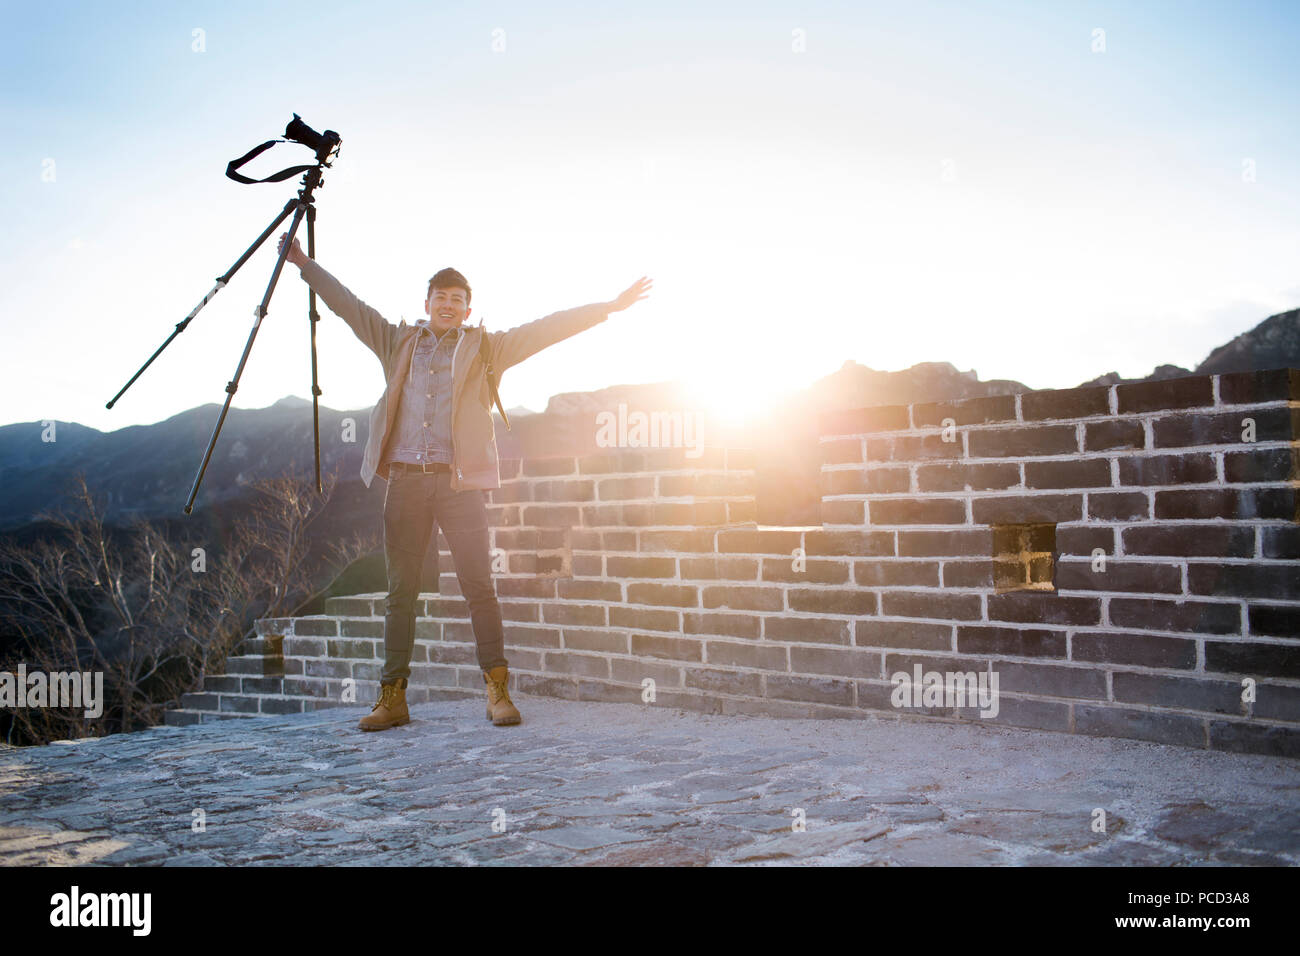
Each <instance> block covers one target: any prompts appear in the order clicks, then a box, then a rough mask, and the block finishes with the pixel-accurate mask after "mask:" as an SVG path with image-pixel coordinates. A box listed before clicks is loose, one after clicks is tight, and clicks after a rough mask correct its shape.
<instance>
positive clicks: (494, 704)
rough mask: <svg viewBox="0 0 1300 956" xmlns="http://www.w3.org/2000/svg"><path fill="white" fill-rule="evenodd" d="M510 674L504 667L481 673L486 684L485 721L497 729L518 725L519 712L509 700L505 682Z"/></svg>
mask: <svg viewBox="0 0 1300 956" xmlns="http://www.w3.org/2000/svg"><path fill="white" fill-rule="evenodd" d="M509 679H510V672H509V671H507V670H506V668H505V665H502V666H500V667H494V668H492V670H490V671H484V672H483V682H484V683H485V684H487V719H488V720H490V721H492V723H494V724H496V725H497V726H498V727H505V726H507V725H509V724H517V723H519V720H520V717H519V710H518V708H516V707H515V705H514V702H513V701H512V700H511V699H510V691H508V690H506V682H507V681H508V680H509Z"/></svg>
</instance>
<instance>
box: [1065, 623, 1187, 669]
mask: <svg viewBox="0 0 1300 956" xmlns="http://www.w3.org/2000/svg"><path fill="white" fill-rule="evenodd" d="M1070 654H1071V657H1072V658H1073V659H1074V660H1076V661H1094V662H1096V663H1099V664H1129V665H1133V666H1138V667H1167V668H1179V669H1184V670H1190V669H1191V668H1194V667H1195V666H1196V642H1195V641H1192V640H1187V639H1185V638H1181V637H1159V636H1156V635H1153V634H1122V633H1094V632H1082V633H1080V632H1076V633H1075V635H1074V637H1072V638H1071V639H1070Z"/></svg>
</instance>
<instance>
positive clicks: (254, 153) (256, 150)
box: [226, 139, 315, 186]
mask: <svg viewBox="0 0 1300 956" xmlns="http://www.w3.org/2000/svg"><path fill="white" fill-rule="evenodd" d="M287 142H289V141H288V140H287V139H268V140H267V141H266V142H265V143H263V144H262V145H261V146H254V147H253V148H252V149H250V150H249V151H248V152H246V153H245V154H244V155H243V156H240V157H239V158H238V159H232V160H231V161H230V162H228V163H227V164H226V175H227V176H229V177H230V178H231V179H233V180H234V181H235V182H237V183H244V184H245V185H247V186H252V185H254V184H256V183H278V182H282V181H284V180H286V179H288V178H289V177H291V176H297V175H298V174H299V173H305V172H306V171H307V170H309V169H314V168H315V164H309V165H307V166H290V167H289V168H288V169H282V170H280V171H279V172H278V173H274V174H272V175H270V176H267V177H266V178H265V179H249V178H248V177H247V176H243V175H240V174H239V173H237V172H235V170H237V169H238V168H239V167H240V166H243V165H244V163H246V162H248V161H249V160H250V159H254V158H256V157H258V156H261V155H262V154H263V153H265V152H266V151H267V150H268V149H270V148H271V147H272V146H274V145H275V144H276V143H287Z"/></svg>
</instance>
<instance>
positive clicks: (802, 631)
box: [763, 617, 853, 644]
mask: <svg viewBox="0 0 1300 956" xmlns="http://www.w3.org/2000/svg"><path fill="white" fill-rule="evenodd" d="M852 627H853V624H852V622H851V621H842V620H835V619H833V618H816V617H767V618H764V619H763V640H765V641H799V642H805V643H813V644H850V643H852V637H851V635H852V633H853V631H852Z"/></svg>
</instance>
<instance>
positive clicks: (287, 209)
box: [104, 199, 298, 408]
mask: <svg viewBox="0 0 1300 956" xmlns="http://www.w3.org/2000/svg"><path fill="white" fill-rule="evenodd" d="M297 205H298V200H296V199H290V200H289V201H288V202H287V203H285V204H284V209H283V211H281V213H280V215H278V216H276V217H275V220H274V221H273V222H272V223H271V224H270V225H269V226H267V227H266V229H265V230H264V231H263V232H262V234H261V235H260V236H258V237H257V239H256V240H255V241H254V242H253V244H252V245H251V246H249V247H248V248H247V249H245V250H244V254H243V255H242V256H240V257H239V259H238V260H236V262H235V264H234V265H233V266H231V267H230V268H229V269H227V270H226V274H225V275H223V276H221V277H220V278H219V279H217V284H216V285H214V286H213V287H212V291H211V292H209V293H208V294H207V295H205V296H204V297H203V301H202V302H200V303H199V304H198V305H196V306H195V307H194V311H192V312H191V313H190V314H189V315H187V316H185V318H184V319H182V320H181V321H179V322H177V323H176V328H175V329H173V330H172V334H171V335H169V336H167V341H166V342H164V343H163V344H162V345H160V346H158V349H157V351H155V352H154V353H153V355H150V356H149V360H148V361H147V362H145V363H144V364H143V365H141V366H140V368H139V370H138V371H137V372H136V373H135V374H134V375H132V376H131V379H130V381H128V382H127V383H126V384H125V385H123V386H122V388H121V389H120V390H119V391H118V393H117V394H116V395H114V396H113V397H112V398H110V399H109V400H108V404H107V405H105V406H104V407H105V408H112V407H113V406H114V405H115V404H116V403H117V400H118V399H119V398H121V397H122V395H123V394H124V393H125V392H126V390H127V389H128V388H130V387H131V386H132V385H134V384H135V380H136V379H137V378H139V377H140V376H141V375H143V374H144V370H145V369H147V368H148V367H149V366H150V365H152V364H153V360H154V359H156V358H157V357H158V356H159V355H162V351H163V349H165V348H167V346H169V345H171V344H172V339H174V338H176V336H178V335H180V334H181V333H182V332H184V331H185V328H186V327H187V326H188V325H189V324H190V320H191V319H193V318H194V317H195V316H196V315H198V314H199V311H200V310H201V309H202V308H203V307H204V306H205V305H207V304H208V303H209V302H211V301H212V297H213V296H215V295H216V294H217V293H218V292H220V291H221V290H222V289H224V288H225V287H226V286H227V284H229V282H230V279H231V277H233V276H234V274H235V273H236V272H238V271H239V267H240V266H242V265H243V264H244V263H245V262H247V261H248V257H249V256H251V255H252V254H253V253H254V252H256V251H257V250H258V248H259V247H260V246H261V245H262V243H264V242H266V237H267V236H269V235H271V233H273V232H275V230H276V229H278V228H279V226H280V223H282V222H284V220H285V219H286V218H287V217H288V215H289V213H291V212H293V209H294V207H295V206H297Z"/></svg>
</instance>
